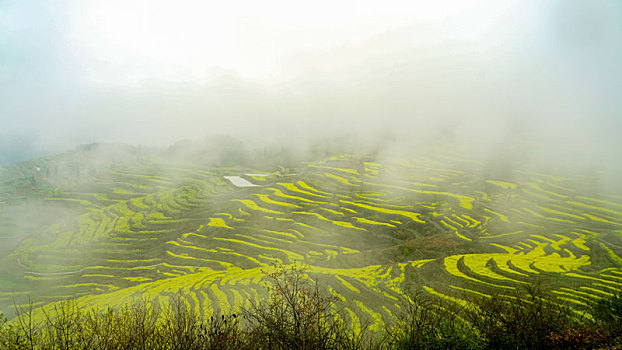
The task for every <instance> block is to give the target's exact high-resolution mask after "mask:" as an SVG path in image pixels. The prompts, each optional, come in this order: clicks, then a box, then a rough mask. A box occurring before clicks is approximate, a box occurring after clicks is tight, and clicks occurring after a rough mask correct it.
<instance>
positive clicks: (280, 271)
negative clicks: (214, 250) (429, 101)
mask: <svg viewBox="0 0 622 350" xmlns="http://www.w3.org/2000/svg"><path fill="white" fill-rule="evenodd" d="M267 277H268V280H269V282H268V297H267V299H266V301H265V302H264V303H263V304H256V305H255V306H253V307H251V308H249V309H247V310H242V312H241V314H239V315H235V314H231V315H217V316H213V317H209V318H207V319H206V318H203V317H201V316H199V315H197V314H195V313H194V312H193V311H192V310H190V309H189V307H188V306H187V304H186V301H185V299H184V298H183V297H182V296H176V297H173V298H171V301H170V304H169V305H168V306H166V307H160V306H159V305H158V304H157V303H153V302H148V301H146V300H137V301H135V302H134V303H132V304H129V305H126V306H124V307H122V308H120V309H119V310H113V309H110V308H108V309H106V310H103V311H97V310H90V311H84V310H81V309H80V308H78V306H77V304H76V303H75V301H66V302H61V303H58V304H57V305H56V306H55V308H54V309H53V310H51V311H49V312H44V313H43V314H44V317H43V318H41V317H38V318H37V319H36V320H35V317H34V313H33V309H32V307H30V308H20V307H16V311H17V317H16V318H15V319H14V320H13V321H12V322H7V319H6V318H5V317H4V316H2V315H0V349H98V350H99V349H101V350H104V349H167V350H168V349H179V350H181V349H188V350H192V349H236V350H243V349H362V348H378V349H381V348H388V349H465V350H466V349H622V294H619V295H614V296H612V297H611V298H608V299H603V300H600V301H599V302H597V303H595V305H593V306H592V308H591V309H590V310H587V311H589V315H591V317H583V316H581V315H580V314H577V313H576V312H575V311H573V310H572V309H571V308H570V307H568V306H567V305H565V304H564V303H562V302H560V300H558V299H556V298H555V297H554V296H551V295H549V294H547V293H546V292H545V291H544V290H543V288H542V287H541V286H540V285H539V284H531V285H528V286H526V287H525V288H523V289H520V290H516V291H514V292H512V293H507V294H490V295H487V296H484V295H482V296H480V297H477V298H471V299H469V300H468V302H466V303H463V304H460V303H456V302H454V301H450V300H447V299H443V298H439V297H437V296H434V295H432V294H430V293H425V292H421V291H419V292H413V293H410V298H409V299H408V300H407V301H405V303H404V307H403V308H402V309H403V310H404V311H403V312H402V314H401V315H397V320H396V322H395V323H394V324H392V325H387V327H386V330H385V333H384V334H376V335H375V339H373V338H371V337H370V336H367V337H365V332H364V331H363V332H360V334H355V333H354V332H352V331H351V330H350V329H349V327H348V326H347V325H346V321H347V320H346V321H344V320H342V319H341V318H340V317H336V315H337V314H339V299H337V298H334V297H332V296H330V295H325V294H323V293H322V292H321V288H320V286H319V285H318V283H317V281H313V280H311V279H310V278H309V276H307V275H306V273H305V271H304V269H300V268H298V267H290V268H285V267H277V268H276V269H274V270H273V272H270V273H267ZM621 293H622V292H621ZM585 315H588V314H587V313H586V314H585Z"/></svg>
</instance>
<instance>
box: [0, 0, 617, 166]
mask: <svg viewBox="0 0 622 350" xmlns="http://www.w3.org/2000/svg"><path fill="white" fill-rule="evenodd" d="M621 62H622V2H621V1H615V0H611V1H594V0H591V1H588V0H585V1H576V0H575V1H572V0H570V1H569V0H559V1H544V0H538V1H525V0H520V1H519V0H516V1H499V0H495V1H484V0H472V1H413V0H411V1H382V2H379V1H328V0H320V1H318V0H316V1H306V2H299V1H286V0H282V1H274V0H266V1H238V0H233V1H186V0H178V1H160V0H142V1H131V0H123V1H117V0H107V1H78V0H75V1H70V0H67V1H44V0H0V163H2V158H1V157H2V155H3V154H4V158H5V159H7V154H10V153H12V152H13V153H17V152H20V151H21V152H26V153H28V152H31V153H36V152H56V151H59V150H63V149H65V148H68V147H72V146H73V145H75V144H77V143H90V142H96V141H101V142H110V141H120V142H127V143H132V144H152V145H158V144H159V145H168V144H170V143H172V142H174V141H176V140H179V139H183V138H203V137H204V136H206V135H210V134H233V135H237V136H240V137H244V138H253V139H259V140H262V141H270V140H274V139H277V140H283V139H285V140H289V139H292V140H295V139H299V138H301V137H306V136H311V135H313V136H315V135H320V134H326V133H328V134H340V133H355V134H356V133H359V134H366V133H373V132H395V133H398V134H409V135H414V136H415V137H417V136H419V135H430V134H434V133H437V132H449V133H453V134H455V135H458V136H459V137H466V138H467V139H468V138H472V139H479V138H484V139H491V140H495V139H501V140H502V139H504V138H507V137H511V136H513V135H517V132H526V133H527V134H529V135H535V137H536V138H540V139H550V140H555V141H554V142H551V143H550V144H549V145H548V146H553V147H558V148H564V147H566V146H569V147H570V146H571V147H573V148H575V149H579V150H583V153H584V154H585V156H586V157H591V156H594V157H601V158H602V157H605V158H606V157H615V156H616V155H617V154H618V150H621V149H622V142H621V141H620V139H622V138H621V137H620V136H619V134H620V132H621V131H622V63H621ZM618 158H620V157H618ZM618 161H619V160H618Z"/></svg>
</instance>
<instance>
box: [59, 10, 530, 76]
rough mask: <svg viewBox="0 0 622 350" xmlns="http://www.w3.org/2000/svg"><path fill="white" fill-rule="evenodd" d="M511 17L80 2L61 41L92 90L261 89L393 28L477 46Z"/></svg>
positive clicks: (429, 39)
mask: <svg viewBox="0 0 622 350" xmlns="http://www.w3.org/2000/svg"><path fill="white" fill-rule="evenodd" d="M513 7H515V1H506V2H503V1H484V0H471V1H386V2H382V5H381V6H380V5H379V2H377V1H327V0H320V1H310V2H301V1H285V0H281V1H276V0H269V1H239V0H236V1H188V0H182V1H162V0H155V1H152V0H148V1H122V0H121V1H118V0H113V1H83V2H75V3H72V4H71V6H70V7H69V9H68V10H69V11H68V12H69V20H70V26H69V32H68V35H67V38H66V39H67V40H68V41H69V42H70V43H71V51H72V55H74V56H75V58H76V59H77V62H78V64H80V65H81V67H82V68H83V69H84V73H85V74H86V76H87V78H88V79H89V80H91V81H94V82H102V83H104V82H109V83H115V84H118V83H122V84H123V83H128V84H131V83H136V82H138V81H141V80H145V79H158V80H173V81H183V80H203V79H209V78H210V76H211V75H212V74H213V70H215V69H225V70H231V71H235V72H237V73H239V74H240V75H242V76H243V77H245V78H250V79H258V80H262V81H265V82H269V81H270V79H274V78H282V77H283V75H287V74H290V73H293V72H291V71H289V70H288V68H292V67H289V66H290V65H292V63H291V61H293V60H294V57H295V56H296V55H299V54H306V53H313V52H318V51H327V50H331V49H334V48H338V47H342V46H356V45H359V44H361V43H363V42H364V41H366V40H368V39H370V38H372V37H373V36H375V35H378V34H379V33H383V32H387V31H392V30H396V29H400V28H406V29H407V30H411V27H412V26H417V27H418V28H421V29H425V33H424V34H425V35H421V34H420V35H417V38H415V40H416V44H419V45H421V44H425V43H436V42H441V41H444V40H467V41H471V42H478V41H481V39H482V37H484V36H490V35H494V30H496V29H497V28H496V27H499V26H500V25H501V24H502V22H503V21H505V20H506V17H507V16H508V15H509V13H508V12H509V11H511V9H512V8H513ZM514 15H520V13H517V12H514ZM413 34H415V35H416V34H417V33H413ZM407 44H412V43H407ZM325 68H330V67H325Z"/></svg>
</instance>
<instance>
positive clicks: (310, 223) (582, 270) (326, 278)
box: [0, 148, 622, 330]
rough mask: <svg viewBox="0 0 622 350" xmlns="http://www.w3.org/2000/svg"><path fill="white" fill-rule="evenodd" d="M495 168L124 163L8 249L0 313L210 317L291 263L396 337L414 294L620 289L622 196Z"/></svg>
mask: <svg viewBox="0 0 622 350" xmlns="http://www.w3.org/2000/svg"><path fill="white" fill-rule="evenodd" d="M39 166H40V167H45V166H46V164H44V163H42V164H40V165H39ZM481 168H484V164H480V163H478V162H476V161H471V160H465V159H463V158H462V155H461V154H460V153H459V152H458V151H456V150H454V149H453V148H441V149H438V150H437V151H436V152H435V153H433V154H426V155H423V156H419V157H413V158H412V159H391V158H389V159H385V160H383V161H375V160H374V159H373V158H371V157H366V156H360V155H342V156H337V157H332V158H328V159H324V160H322V161H318V162H313V163H309V164H306V165H305V166H303V167H301V168H299V169H296V171H295V172H296V174H293V175H280V174H278V173H272V172H271V171H272V169H268V170H267V171H261V170H257V169H243V168H222V167H208V166H205V165H201V164H190V163H167V162H165V161H162V160H158V159H151V160H149V162H142V163H140V164H133V165H128V164H122V165H118V166H112V167H109V168H106V169H105V170H102V171H99V172H97V173H94V174H90V175H89V176H88V177H87V178H86V180H84V181H82V182H79V183H76V184H72V185H71V186H65V188H63V189H62V190H60V191H59V190H56V191H55V192H56V193H47V192H46V193H43V195H42V197H43V198H44V199H43V202H45V203H48V204H50V205H53V206H54V207H56V208H67V209H68V210H69V209H71V210H73V211H75V212H76V214H75V215H73V216H59V217H58V219H57V220H52V221H53V222H51V223H50V224H49V225H46V226H45V229H44V230H42V231H40V232H37V233H35V234H32V235H29V236H27V237H25V238H24V239H23V240H22V241H21V242H20V243H19V244H18V245H17V246H15V248H14V249H12V250H11V252H10V253H8V252H7V253H6V256H5V257H4V258H3V260H2V264H3V266H5V270H2V274H1V275H0V280H2V281H3V283H1V284H0V303H1V306H0V309H4V310H6V309H8V307H9V305H10V304H12V302H13V300H17V302H18V303H25V302H26V301H27V299H26V298H27V296H31V297H32V300H33V301H34V303H35V305H46V304H48V305H53V303H54V302H56V301H58V300H61V299H65V298H78V302H79V304H80V305H82V306H84V307H96V308H100V309H101V308H104V307H106V306H108V305H111V306H118V305H121V304H122V303H125V302H127V301H130V300H132V298H139V297H141V296H142V297H146V298H148V299H151V300H157V301H158V302H160V303H162V304H166V303H167V302H168V298H169V297H171V296H173V295H175V294H176V293H182V294H183V295H184V297H185V300H186V301H187V303H188V305H189V306H190V307H191V308H192V309H193V310H195V311H196V312H197V313H203V314H211V313H214V312H222V313H228V312H232V311H234V310H236V309H237V308H239V307H241V306H248V305H249V303H251V302H255V301H257V300H260V299H261V298H262V295H263V294H264V293H265V290H264V288H263V284H262V283H263V282H262V281H263V276H264V274H263V272H262V271H265V270H267V269H270V268H271V266H272V265H273V264H275V263H279V264H284V265H289V264H294V263H298V264H302V265H307V266H308V272H309V275H310V278H311V277H313V278H317V279H318V280H319V281H321V282H322V285H324V286H326V288H327V289H328V291H329V292H330V293H333V294H334V295H336V296H337V297H339V298H340V299H342V300H344V301H346V305H347V307H346V308H345V309H339V310H338V313H339V317H342V318H343V319H346V320H349V321H350V322H351V324H352V326H353V328H354V329H357V328H359V327H360V326H361V324H362V323H363V322H370V323H371V329H372V330H374V329H378V330H379V329H381V327H382V323H383V322H385V321H388V320H390V319H391V318H392V317H393V315H394V314H395V312H396V311H398V310H399V309H400V300H401V299H402V298H405V297H406V295H407V292H406V291H407V289H408V288H412V287H414V288H422V289H423V290H425V291H427V292H428V293H431V294H434V295H439V296H442V297H445V298H448V299H449V300H452V301H454V302H457V303H465V302H466V301H465V300H466V299H468V296H469V295H486V294H489V293H491V292H493V291H506V290H512V289H515V288H519V287H520V286H521V285H524V284H525V283H528V282H530V281H533V280H534V278H536V277H539V278H541V279H543V280H545V281H546V282H547V283H549V284H550V285H551V286H552V288H553V292H554V293H555V294H557V295H558V296H560V297H561V298H562V299H563V300H566V301H568V302H570V303H572V305H575V306H576V308H577V310H579V309H580V308H581V307H583V306H585V305H587V304H589V303H590V302H591V301H593V300H596V299H598V298H601V297H603V296H607V295H611V294H612V293H614V292H617V291H620V289H621V288H622V258H620V257H619V255H621V253H622V240H621V239H620V236H621V235H622V196H620V195H615V194H600V195H598V196H596V195H594V193H595V192H594V188H595V187H596V186H597V184H596V183H594V182H593V180H591V179H589V178H578V179H575V178H566V177H559V176H551V175H547V174H541V173H532V172H527V171H523V170H521V169H505V171H503V175H487V174H480V173H479V172H478V171H475V170H473V169H481ZM245 174H250V175H245ZM263 175H268V176H263ZM224 176H242V177H243V178H244V179H246V180H248V181H249V182H251V183H253V184H255V185H257V186H252V187H236V186H235V185H233V184H232V183H230V182H229V181H227V180H226V179H225V178H224ZM7 208H8V206H5V207H3V208H0V210H2V211H5V212H6V211H7V210H8V209H7ZM0 213H1V212H0ZM5 230H6V232H8V231H10V230H9V229H8V228H6V229H5ZM7 235H8V234H7ZM4 281H6V282H4ZM9 281H11V283H9Z"/></svg>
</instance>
